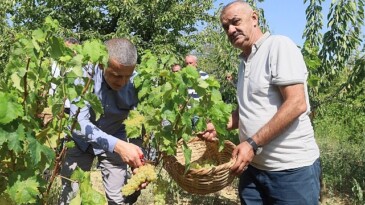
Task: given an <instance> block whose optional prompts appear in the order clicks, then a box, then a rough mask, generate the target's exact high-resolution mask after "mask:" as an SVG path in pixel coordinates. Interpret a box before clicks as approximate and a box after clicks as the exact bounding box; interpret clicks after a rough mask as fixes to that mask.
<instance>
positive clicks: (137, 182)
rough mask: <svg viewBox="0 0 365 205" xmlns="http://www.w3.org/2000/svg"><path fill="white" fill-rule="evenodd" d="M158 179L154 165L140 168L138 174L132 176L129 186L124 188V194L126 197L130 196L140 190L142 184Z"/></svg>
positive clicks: (126, 185) (128, 182)
mask: <svg viewBox="0 0 365 205" xmlns="http://www.w3.org/2000/svg"><path fill="white" fill-rule="evenodd" d="M156 179H157V174H156V172H155V167H154V166H153V165H151V164H145V165H143V166H140V167H139V168H138V170H137V173H136V174H134V175H132V177H131V178H130V179H129V180H128V181H127V184H125V185H124V186H123V188H122V194H123V195H124V196H129V195H131V194H133V193H134V192H135V191H137V190H139V188H140V186H141V184H143V183H145V182H154V181H156Z"/></svg>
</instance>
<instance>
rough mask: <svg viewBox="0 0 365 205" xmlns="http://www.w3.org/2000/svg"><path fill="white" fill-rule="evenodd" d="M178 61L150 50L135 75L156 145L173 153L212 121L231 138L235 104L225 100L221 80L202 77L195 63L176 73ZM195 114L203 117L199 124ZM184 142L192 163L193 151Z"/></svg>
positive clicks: (223, 135)
mask: <svg viewBox="0 0 365 205" xmlns="http://www.w3.org/2000/svg"><path fill="white" fill-rule="evenodd" d="M174 61H175V59H174V58H173V57H172V56H162V57H157V56H155V55H153V54H152V53H151V52H149V51H146V54H145V55H144V56H143V57H142V62H141V64H140V65H139V66H138V68H137V71H138V75H137V76H136V77H135V78H134V83H135V86H136V88H137V89H138V90H139V93H138V98H139V100H140V103H139V105H138V107H137V110H138V111H139V113H140V114H141V115H142V116H143V117H144V122H145V124H144V127H145V129H146V133H154V138H153V139H152V145H153V146H154V147H155V148H156V149H157V150H159V151H161V152H164V153H166V154H168V155H173V154H175V152H176V147H177V142H178V140H180V139H182V140H183V141H184V142H188V141H189V140H190V139H191V138H192V137H193V136H194V135H196V133H197V132H200V131H204V130H205V129H206V122H208V121H210V122H212V123H213V124H214V126H215V129H216V131H217V133H218V134H219V136H220V140H221V142H223V140H224V139H227V138H229V135H228V131H227V130H226V124H227V122H228V117H229V115H230V113H231V111H232V107H231V106H230V105H228V104H226V103H224V102H223V100H222V97H221V94H220V92H219V83H218V81H217V80H215V79H214V78H212V77H209V78H208V79H206V80H203V79H201V78H200V75H199V73H198V71H197V70H196V69H195V68H193V67H191V66H188V67H186V68H183V69H182V70H181V71H180V72H175V73H173V72H171V71H170V66H171V65H172V64H173V63H174ZM188 88H193V89H195V91H196V92H197V93H198V95H199V96H200V99H199V100H195V99H193V98H191V96H190V95H189V94H188ZM194 116H198V117H199V120H198V121H197V123H196V126H195V127H193V126H192V119H193V117H194ZM127 134H128V133H127ZM128 136H129V134H128ZM184 145H185V146H184V153H185V159H186V162H187V164H189V161H190V155H191V150H190V149H189V148H188V147H187V146H186V144H184Z"/></svg>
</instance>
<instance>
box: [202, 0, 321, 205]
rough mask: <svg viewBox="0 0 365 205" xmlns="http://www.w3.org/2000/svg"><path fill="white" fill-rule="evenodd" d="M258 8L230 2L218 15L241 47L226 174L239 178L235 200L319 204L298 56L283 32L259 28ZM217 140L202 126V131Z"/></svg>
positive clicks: (318, 171) (304, 75) (303, 69)
mask: <svg viewBox="0 0 365 205" xmlns="http://www.w3.org/2000/svg"><path fill="white" fill-rule="evenodd" d="M258 18H259V17H258V14H257V13H256V11H254V10H253V9H252V8H251V6H250V5H249V4H248V3H246V2H244V1H240V0H237V1H233V2H231V3H229V4H227V5H226V6H225V7H224V8H223V9H222V12H221V15H220V21H221V24H222V27H223V29H224V31H225V33H226V35H227V37H228V39H229V41H230V42H231V44H232V45H233V46H234V47H236V48H238V49H240V50H241V51H242V53H241V54H240V56H239V58H240V59H241V64H240V66H239V71H238V83H237V99H238V107H237V110H236V111H235V112H233V114H232V116H231V118H230V121H229V123H228V125H227V128H228V129H235V128H238V129H239V137H240V144H239V145H238V146H237V147H236V148H235V149H234V151H233V153H232V157H233V158H235V159H236V161H235V164H234V165H233V166H232V167H231V172H232V173H233V174H236V175H238V176H239V178H240V181H239V189H238V191H239V192H238V193H239V197H240V200H241V204H247V205H256V204H277V205H281V204H283V205H284V204H290V205H296V204H297V205H304V204H305V205H314V204H319V196H320V174H321V168H320V160H319V156H320V154H319V148H318V146H317V143H316V141H315V138H314V131H313V127H312V124H311V121H310V119H309V113H310V105H309V99H308V91H307V82H306V81H307V76H308V71H307V68H306V65H305V63H304V60H303V56H302V54H301V52H300V50H299V49H298V47H297V46H296V45H295V44H294V43H293V41H292V40H290V39H289V38H287V37H285V36H280V35H271V34H270V33H269V32H266V33H262V31H261V29H260V27H259V20H258ZM203 136H204V137H205V138H206V139H207V140H214V139H216V138H215V137H217V136H216V132H215V130H214V126H212V125H211V124H208V126H207V130H206V132H205V133H204V135H203Z"/></svg>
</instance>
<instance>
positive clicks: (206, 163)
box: [190, 159, 218, 169]
mask: <svg viewBox="0 0 365 205" xmlns="http://www.w3.org/2000/svg"><path fill="white" fill-rule="evenodd" d="M217 165H218V163H217V162H216V161H214V160H213V159H206V160H203V161H195V162H193V163H191V165H190V168H191V169H202V168H205V169H209V168H213V167H215V166H217Z"/></svg>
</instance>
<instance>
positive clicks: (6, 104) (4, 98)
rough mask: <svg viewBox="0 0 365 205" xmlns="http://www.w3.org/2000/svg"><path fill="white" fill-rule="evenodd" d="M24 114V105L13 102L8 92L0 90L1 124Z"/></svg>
mask: <svg viewBox="0 0 365 205" xmlns="http://www.w3.org/2000/svg"><path fill="white" fill-rule="evenodd" d="M22 114H23V108H22V106H21V105H20V104H19V103H16V102H13V101H12V100H11V98H10V97H9V95H8V94H7V93H3V92H0V124H7V123H9V122H11V121H13V120H14V119H16V118H18V117H19V116H21V115H22Z"/></svg>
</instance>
